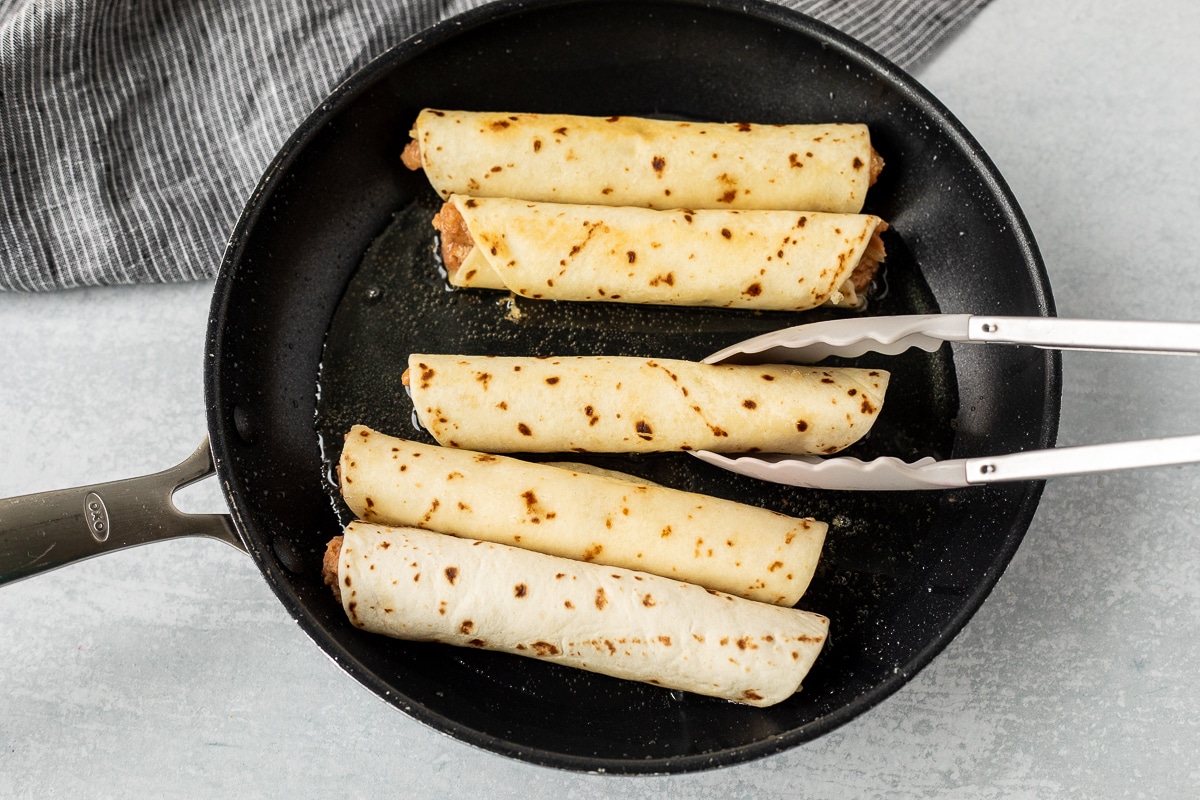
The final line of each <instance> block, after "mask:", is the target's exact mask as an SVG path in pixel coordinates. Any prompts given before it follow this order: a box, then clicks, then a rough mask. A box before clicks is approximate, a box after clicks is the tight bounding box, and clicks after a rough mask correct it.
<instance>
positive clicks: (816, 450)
mask: <svg viewBox="0 0 1200 800" xmlns="http://www.w3.org/2000/svg"><path fill="white" fill-rule="evenodd" d="M408 365H409V366H408V372H407V374H406V383H407V384H408V387H409V391H410V393H411V394H412V399H413V406H414V407H415V409H416V412H417V417H418V419H419V421H420V423H421V425H422V427H424V428H425V430H427V431H429V433H430V434H431V435H432V436H433V437H434V438H435V439H437V440H438V442H439V443H440V444H442V445H445V446H447V447H461V448H466V449H468V450H480V451H483V452H488V453H512V452H517V453H560V452H572V451H573V452H667V451H673V450H712V451H714V452H722V453H745V452H767V453H790V454H793V455H828V454H831V453H836V452H837V451H839V450H842V449H844V448H846V447H848V446H849V445H851V444H853V443H854V442H856V441H857V440H858V439H860V438H862V437H863V436H864V435H866V433H867V431H869V430H870V429H871V426H872V425H873V424H874V422H875V419H876V417H878V415H879V411H880V409H881V408H882V406H883V399H884V393H885V392H886V390H887V385H888V379H889V374H888V373H887V372H884V371H882V370H866V369H854V368H835V367H803V366H795V365H788V364H765V365H755V366H747V365H732V364H701V363H697V362H694V361H679V360H673V359H645V358H633V357H624V356H574V357H561V358H522V357H500V356H461V355H441V354H429V353H415V354H413V355H410V356H409V359H408Z"/></svg>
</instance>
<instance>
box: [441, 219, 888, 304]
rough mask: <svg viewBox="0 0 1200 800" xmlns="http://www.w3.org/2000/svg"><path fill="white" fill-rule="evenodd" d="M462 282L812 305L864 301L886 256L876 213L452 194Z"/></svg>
mask: <svg viewBox="0 0 1200 800" xmlns="http://www.w3.org/2000/svg"><path fill="white" fill-rule="evenodd" d="M434 226H435V227H436V228H437V229H438V230H439V231H440V232H441V240H442V256H443V260H444V262H445V265H446V270H447V273H448V275H449V278H450V283H451V284H453V285H455V286H460V287H463V288H487V289H507V290H509V291H512V292H515V293H516V294H519V295H521V296H523V297H530V298H534V299H547V300H577V301H593V302H620V303H658V304H669V305H685V306H717V307H721V308H750V309H760V310H787V311H803V310H805V309H809V308H815V307H817V306H820V305H824V304H829V305H838V306H850V307H853V306H856V305H858V303H859V297H858V292H860V291H861V290H862V289H864V288H865V287H866V286H867V284H869V283H870V282H871V279H872V277H874V274H875V272H876V270H877V268H878V266H879V263H880V261H882V260H883V258H884V246H883V240H882V239H881V238H880V234H881V233H882V232H883V231H884V230H886V229H887V223H885V222H884V221H883V220H882V219H880V218H879V217H876V216H872V215H869V214H823V213H813V212H803V213H797V212H792V211H762V210H750V211H729V210H699V211H697V210H694V209H690V208H689V209H674V210H669V211H656V210H653V209H648V208H628V207H622V208H612V207H607V206H594V205H593V206H587V205H563V204H558V203H531V202H527V201H524V200H513V199H508V198H480V197H466V196H464V195H451V197H450V199H449V201H448V202H447V203H446V205H445V206H444V207H443V209H442V211H441V212H440V213H439V214H438V215H437V216H436V217H435V218H434Z"/></svg>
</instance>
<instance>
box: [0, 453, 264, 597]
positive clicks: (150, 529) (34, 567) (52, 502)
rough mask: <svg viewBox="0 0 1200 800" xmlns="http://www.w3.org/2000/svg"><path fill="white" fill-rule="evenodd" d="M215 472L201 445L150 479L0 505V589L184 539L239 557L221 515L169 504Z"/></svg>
mask: <svg viewBox="0 0 1200 800" xmlns="http://www.w3.org/2000/svg"><path fill="white" fill-rule="evenodd" d="M215 472H216V469H215V467H214V465H213V459H212V451H211V450H210V449H209V446H208V440H207V439H206V440H205V441H204V443H203V444H202V445H200V447H198V448H197V449H196V452H194V453H192V455H191V456H189V457H188V458H187V460H185V461H184V462H183V463H182V464H179V465H178V466H176V467H172V468H171V469H168V470H164V471H163V472H157V473H155V474H153V475H146V476H144V477H141V478H129V479H126V480H120V481H112V482H111V483H97V484H93V485H91V486H79V487H76V488H74V489H59V490H57V491H53V492H43V493H39V494H28V495H24V496H22V497H11V498H8V499H6V500H0V584H5V583H10V582H12V581H17V580H20V579H22V578H28V577H30V576H31V575H36V574H38V573H40V572H46V571H48V570H51V569H56V568H57V567H62V566H65V565H67V564H71V563H74V562H76V561H82V560H83V559H85V558H91V557H92V556H98V555H100V554H102V553H110V552H112V551H114V550H121V549H123V548H126V547H133V546H134V545H139V544H146V543H148V542H159V541H165V540H167V539H177V538H180V537H184V536H206V537H209V538H211V539H219V540H221V541H222V542H225V543H226V544H230V545H233V546H234V547H236V548H237V549H239V550H241V551H242V552H246V547H245V545H244V544H243V543H242V540H241V537H239V536H238V534H237V531H236V530H235V529H234V527H233V521H232V519H230V517H229V515H228V514H185V513H183V512H182V511H180V510H179V509H178V508H176V507H175V504H174V503H173V502H172V500H171V496H172V495H173V494H174V493H175V492H176V491H177V490H179V489H182V488H183V487H184V486H188V485H189V484H192V483H195V482H196V481H198V480H200V479H201V478H206V477H208V476H209V475H212V474H214V473H215Z"/></svg>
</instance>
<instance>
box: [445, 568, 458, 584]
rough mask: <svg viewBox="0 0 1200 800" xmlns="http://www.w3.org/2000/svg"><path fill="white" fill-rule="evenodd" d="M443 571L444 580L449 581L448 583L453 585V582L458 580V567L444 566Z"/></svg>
mask: <svg viewBox="0 0 1200 800" xmlns="http://www.w3.org/2000/svg"><path fill="white" fill-rule="evenodd" d="M445 572H446V580H448V581H450V585H451V586H453V585H454V582H455V581H456V580H458V567H446V570H445Z"/></svg>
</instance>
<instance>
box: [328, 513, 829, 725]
mask: <svg viewBox="0 0 1200 800" xmlns="http://www.w3.org/2000/svg"><path fill="white" fill-rule="evenodd" d="M325 581H326V583H328V584H329V585H330V586H332V588H333V590H334V592H335V593H336V594H337V595H338V597H339V599H340V601H341V603H342V608H343V609H344V610H345V612H346V615H347V617H348V618H349V619H350V622H351V623H352V624H353V625H355V626H356V627H358V628H361V629H363V630H366V631H370V632H372V633H378V634H382V635H384V636H391V637H394V638H397V639H412V640H417V641H433V642H443V643H445V644H451V645H457V646H459V647H479V648H486V649H488V650H498V651H502V652H505V653H513V654H515V655H521V656H529V657H531V658H537V659H542V660H545V661H553V662H556V663H559V664H565V665H567V666H570V667H577V668H579V669H585V670H589V671H591V672H599V673H602V674H605V675H611V676H614V677H617V678H625V679H628V680H635V681H642V682H645V683H651V684H654V685H656V686H662V687H664V688H669V689H681V690H684V691H688V692H696V693H697V694H703V695H709V696H712V697H721V698H725V699H727V700H733V701H735V702H738V703H747V704H749V705H754V706H769V705H773V704H775V703H778V702H780V701H782V700H786V699H787V698H788V697H790V696H791V695H792V694H794V693H795V692H796V691H797V690H798V689H799V688H800V682H801V681H802V680H803V679H804V676H805V675H806V674H808V671H809V669H810V668H811V667H812V664H813V662H814V661H815V660H816V658H817V655H818V654H819V653H820V652H821V648H822V646H823V645H824V643H825V639H826V636H827V634H828V630H829V620H828V619H827V618H825V617H823V616H821V615H819V614H813V613H809V612H807V611H800V610H798V609H793V608H780V607H778V606H771V605H767V604H765V603H755V602H753V601H750V600H743V599H741V598H737V597H733V596H731V595H728V594H724V593H720V592H713V591H705V590H704V589H701V588H699V587H697V586H693V585H691V584H688V583H681V582H679V581H674V580H669V579H667V578H661V577H658V576H655V575H647V574H645V573H641V572H635V571H633V570H627V569H618V568H615V567H605V566H601V565H599V564H586V563H580V562H576V561H570V560H567V559H563V558H557V557H554V556H547V555H543V554H541V553H532V552H529V551H527V550H521V549H519V548H515V547H507V546H505V545H500V544H492V543H488V542H480V541H471V540H467V539H456V538H454V537H451V536H444V535H442V534H439V533H429V532H427V531H421V530H416V529H413V528H387V527H383V526H378V525H370V524H366V523H362V522H352V523H350V525H349V526H348V527H347V528H346V531H345V534H344V535H343V536H340V537H336V538H335V539H333V540H332V541H331V542H330V543H329V545H328V548H327V551H326V558H325Z"/></svg>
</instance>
